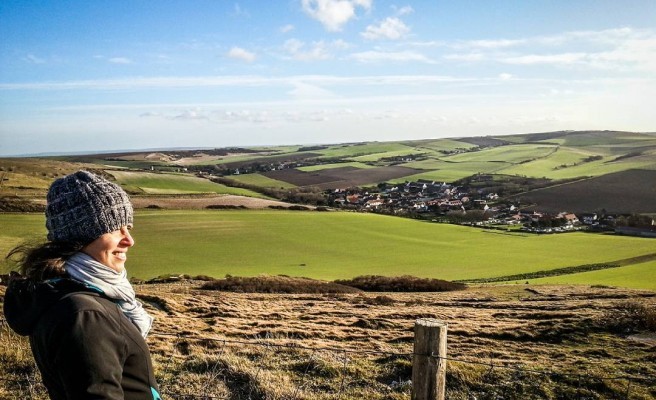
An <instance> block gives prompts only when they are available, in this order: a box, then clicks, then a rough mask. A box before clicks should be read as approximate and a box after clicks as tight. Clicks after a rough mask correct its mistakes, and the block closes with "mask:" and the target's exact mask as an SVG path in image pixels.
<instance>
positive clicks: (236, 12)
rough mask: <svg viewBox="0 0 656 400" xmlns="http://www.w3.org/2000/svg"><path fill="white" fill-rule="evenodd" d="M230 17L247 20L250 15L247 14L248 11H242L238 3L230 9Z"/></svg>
mask: <svg viewBox="0 0 656 400" xmlns="http://www.w3.org/2000/svg"><path fill="white" fill-rule="evenodd" d="M230 16H231V17H234V18H239V17H244V18H248V17H250V16H251V15H250V14H249V13H248V11H246V10H243V9H242V8H241V6H240V5H239V4H238V3H235V5H234V6H233V8H232V12H231V13H230Z"/></svg>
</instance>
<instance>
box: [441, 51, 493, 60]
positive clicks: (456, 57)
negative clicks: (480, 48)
mask: <svg viewBox="0 0 656 400" xmlns="http://www.w3.org/2000/svg"><path fill="white" fill-rule="evenodd" d="M444 59H445V60H450V61H466V62H474V61H483V60H484V59H485V55H484V54H482V53H466V54H446V55H445V56H444Z"/></svg>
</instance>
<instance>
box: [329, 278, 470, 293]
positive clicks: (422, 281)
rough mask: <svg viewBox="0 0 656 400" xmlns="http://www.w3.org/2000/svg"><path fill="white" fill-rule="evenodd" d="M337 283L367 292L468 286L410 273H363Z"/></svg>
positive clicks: (443, 289) (450, 289) (451, 288)
mask: <svg viewBox="0 0 656 400" xmlns="http://www.w3.org/2000/svg"><path fill="white" fill-rule="evenodd" d="M335 283H338V284H340V285H346V286H351V287H354V288H358V289H361V290H364V291H365V292H448V291H453V290H463V289H465V288H467V285H465V284H463V283H456V282H449V281H444V280H441V279H430V278H417V277H416V276H410V275H403V276H380V275H363V276H358V277H356V278H353V279H346V280H336V281H335Z"/></svg>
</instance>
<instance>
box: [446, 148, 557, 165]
mask: <svg viewBox="0 0 656 400" xmlns="http://www.w3.org/2000/svg"><path fill="white" fill-rule="evenodd" d="M556 150H557V147H556V146H552V145H536V144H517V145H508V146H499V147H492V148H489V149H485V150H481V151H474V152H468V153H460V154H455V155H452V156H448V157H444V158H443V160H445V161H452V162H472V161H500V162H506V163H510V164H517V163H522V162H526V161H528V160H533V159H537V158H543V157H547V156H549V155H551V154H553V153H554V152H555V151H556Z"/></svg>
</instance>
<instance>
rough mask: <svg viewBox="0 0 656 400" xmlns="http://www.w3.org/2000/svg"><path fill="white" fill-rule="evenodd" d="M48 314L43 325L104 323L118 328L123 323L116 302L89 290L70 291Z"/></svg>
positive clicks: (63, 325)
mask: <svg viewBox="0 0 656 400" xmlns="http://www.w3.org/2000/svg"><path fill="white" fill-rule="evenodd" d="M47 314H48V315H47V316H44V318H42V321H41V325H42V326H43V325H45V326H52V327H54V326H59V327H65V326H69V327H73V326H76V325H89V324H91V325H93V324H103V325H110V326H111V325H114V326H115V327H116V328H118V327H119V326H120V325H121V323H122V321H121V314H122V313H121V311H120V309H119V308H118V306H117V305H116V303H114V302H112V301H111V300H109V299H106V298H104V297H102V296H100V295H98V294H95V293H89V292H77V293H70V294H68V295H66V296H64V297H62V298H61V299H59V301H57V303H56V304H54V305H53V306H52V308H51V310H50V312H48V313H47Z"/></svg>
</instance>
